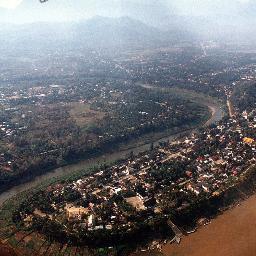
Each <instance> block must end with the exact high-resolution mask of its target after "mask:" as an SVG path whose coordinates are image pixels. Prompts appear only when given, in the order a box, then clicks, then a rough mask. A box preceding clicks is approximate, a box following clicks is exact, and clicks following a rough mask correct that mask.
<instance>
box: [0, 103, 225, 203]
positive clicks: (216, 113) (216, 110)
mask: <svg viewBox="0 0 256 256" xmlns="http://www.w3.org/2000/svg"><path fill="white" fill-rule="evenodd" d="M206 105H207V106H208V108H209V109H210V110H211V113H212V115H211V118H210V119H209V120H208V121H207V122H206V124H207V125H210V124H213V123H216V122H218V121H219V120H221V119H222V117H223V115H224V111H223V110H222V107H221V106H218V105H216V104H214V103H207V104H206ZM193 131H194V129H191V130H190V131H186V132H181V133H178V134H175V135H168V136H166V135H165V136H164V137H161V138H160V139H159V136H158V138H157V136H153V139H152V138H150V139H149V141H147V142H146V143H145V142H142V143H138V142H136V143H134V141H133V142H130V143H129V144H127V145H126V146H125V148H123V149H122V150H118V151H116V152H111V153H107V154H104V155H102V156H99V157H94V158H91V159H88V160H83V161H80V162H78V163H76V164H70V165H67V166H64V167H61V168H57V169H54V170H53V171H50V172H47V173H45V174H42V175H40V176H37V177H36V178H34V179H33V180H31V181H28V182H25V183H22V184H20V185H17V186H14V187H12V188H10V189H8V190H7V191H5V192H3V193H1V194H0V205H2V204H3V203H4V202H5V201H6V200H8V199H10V198H12V197H13V196H15V195H17V194H19V193H21V192H23V191H25V190H28V189H31V188H33V187H36V186H38V185H40V184H41V183H42V182H44V181H46V180H48V179H51V178H58V177H61V176H63V175H67V174H72V173H73V172H75V171H79V170H82V169H88V168H91V167H93V166H95V165H97V164H98V163H101V162H104V161H106V160H107V161H108V162H114V161H117V160H119V159H122V158H125V157H126V156H127V155H128V154H129V153H130V152H131V151H133V153H134V154H138V153H141V152H145V151H146V150H148V149H149V148H150V146H151V143H152V142H154V143H155V144H157V143H159V142H163V141H167V140H169V141H171V140H174V139H175V138H177V137H179V136H182V135H184V134H187V133H188V132H193ZM154 137H155V139H154Z"/></svg>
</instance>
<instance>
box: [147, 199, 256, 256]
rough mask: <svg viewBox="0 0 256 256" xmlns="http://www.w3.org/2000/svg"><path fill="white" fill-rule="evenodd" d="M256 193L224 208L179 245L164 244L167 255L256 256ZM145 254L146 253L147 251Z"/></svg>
mask: <svg viewBox="0 0 256 256" xmlns="http://www.w3.org/2000/svg"><path fill="white" fill-rule="evenodd" d="M255 205H256V196H255V195H253V196H251V197H250V198H249V199H247V200H245V201H243V202H242V203H240V204H239V205H238V206H236V207H234V208H232V209H230V210H228V211H225V212H224V213H223V214H222V215H220V216H218V217H217V218H216V219H214V220H212V222H211V224H209V225H208V226H203V227H201V228H199V230H198V231H197V232H195V233H193V234H191V235H188V236H186V237H183V238H182V240H181V243H180V244H179V245H177V244H172V245H165V246H164V247H163V255H164V256H200V255H204V256H216V255H221V256H255V255H256V229H255V226H256V207H255ZM145 255H146V254H145Z"/></svg>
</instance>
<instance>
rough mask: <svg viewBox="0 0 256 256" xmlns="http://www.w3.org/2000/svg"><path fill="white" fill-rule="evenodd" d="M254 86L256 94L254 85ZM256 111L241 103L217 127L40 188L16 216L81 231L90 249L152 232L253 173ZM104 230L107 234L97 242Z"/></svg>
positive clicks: (60, 233)
mask: <svg viewBox="0 0 256 256" xmlns="http://www.w3.org/2000/svg"><path fill="white" fill-rule="evenodd" d="M248 88H253V90H254V89H255V84H253V85H251V84H250V85H249V87H248ZM229 95H230V94H229V93H227V97H229ZM238 102H239V100H237V103H238ZM253 104H255V103H253ZM255 114H256V109H255V107H253V106H250V105H247V108H246V109H242V110H241V109H239V108H238V107H236V104H235V105H234V108H233V112H232V113H230V116H229V117H226V118H223V119H222V120H221V121H220V122H219V123H218V124H216V125H212V126H211V127H207V128H202V129H201V130H200V132H196V133H193V134H192V135H191V136H188V137H186V138H180V139H178V140H175V141H171V142H163V143H160V145H157V146H155V147H152V148H151V150H149V151H147V152H145V153H141V154H139V155H138V156H133V155H131V156H130V157H129V158H128V159H127V160H123V161H121V162H120V163H118V164H115V165H113V166H110V167H107V166H104V167H101V168H100V169H99V170H98V171H96V172H94V173H92V174H89V175H87V176H85V177H81V178H80V179H78V180H75V181H73V182H70V183H65V182H64V183H57V184H54V185H51V186H49V187H47V188H46V189H45V190H43V191H41V190H40V191H39V192H37V193H35V194H34V195H33V196H32V197H31V198H28V199H27V200H25V201H24V202H23V203H22V204H21V206H20V208H19V210H18V212H16V215H15V219H17V221H18V222H22V223H23V225H25V226H27V227H33V228H35V229H37V230H38V232H40V227H42V225H45V226H47V224H46V223H47V222H55V223H57V224H58V225H60V227H61V228H60V227H59V228H57V227H58V225H56V227H55V231H54V233H55V235H56V236H57V237H60V236H62V239H64V237H65V235H63V234H66V236H67V237H68V236H69V235H70V234H72V235H74V234H75V237H77V239H81V237H83V239H85V240H86V241H87V243H89V244H88V245H93V241H94V243H96V242H95V241H99V243H101V244H103V245H104V244H108V243H110V242H113V239H112V236H113V237H115V239H116V236H117V234H119V236H120V234H122V237H123V239H125V238H127V237H130V236H129V233H132V234H134V230H137V231H139V232H143V230H148V229H150V228H149V227H152V226H154V225H155V224H156V223H157V222H158V221H159V219H161V217H163V216H172V214H174V213H179V212H182V211H184V209H190V207H191V205H196V202H197V201H198V199H199V198H208V199H209V198H212V197H218V196H219V195H220V194H221V193H222V192H223V191H225V190H227V189H228V188H229V187H231V186H233V185H234V184H236V183H238V182H239V181H240V180H241V179H242V177H244V176H246V173H247V171H248V169H249V168H251V167H252V166H253V165H255V163H256V158H255V157H256V143H255V142H256V141H255V140H256V138H255V134H256V133H255V128H256V115H255ZM191 221H192V220H191ZM141 223H143V224H141ZM99 230H104V232H105V233H104V235H100V237H101V239H100V240H97V236H99V233H98V232H97V231H99ZM48 232H49V230H48V229H47V228H46V229H45V235H49V233H48ZM81 232H82V233H83V234H84V235H83V236H82V235H81V234H82V233H81ZM56 233H57V234H56ZM53 237H54V236H53ZM135 237H136V236H135ZM55 238H56V237H55ZM119 239H120V238H119ZM120 242H124V241H122V240H121V241H120ZM90 243H91V244H90ZM94 245H95V246H97V244H94ZM109 245H111V244H109Z"/></svg>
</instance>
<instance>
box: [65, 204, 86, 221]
mask: <svg viewBox="0 0 256 256" xmlns="http://www.w3.org/2000/svg"><path fill="white" fill-rule="evenodd" d="M66 210H67V219H68V221H79V220H82V219H83V217H85V216H86V215H87V214H88V209H87V208H84V207H69V208H67V209H66Z"/></svg>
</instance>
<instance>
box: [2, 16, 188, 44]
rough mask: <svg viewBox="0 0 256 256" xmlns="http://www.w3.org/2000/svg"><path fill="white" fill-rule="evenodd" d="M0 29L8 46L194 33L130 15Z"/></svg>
mask: <svg viewBox="0 0 256 256" xmlns="http://www.w3.org/2000/svg"><path fill="white" fill-rule="evenodd" d="M7 27H8V30H7V29H4V28H2V29H1V30H0V43H1V44H2V45H6V46H8V47H9V48H10V47H14V48H21V47H22V48H24V47H25V48H26V47H32V48H33V47H34V46H40V45H42V46H44V47H51V46H53V45H55V46H59V47H65V46H68V47H78V46H79V47H82V46H84V47H115V46H128V45H137V46H138V45H140V46H143V45H151V44H152V45H156V44H158V43H159V44H161V43H168V42H176V41H180V40H187V39H188V38H189V37H190V36H191V35H189V34H187V33H186V32H185V31H182V30H181V31H180V30H170V31H168V30H165V31H163V30H161V29H159V28H155V27H152V26H149V25H146V24H145V23H143V22H141V21H138V20H135V19H132V18H129V17H121V18H106V17H101V16H95V17H94V18H92V19H89V20H87V21H81V22H77V23H75V22H72V23H32V24H24V25H9V26H7Z"/></svg>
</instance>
